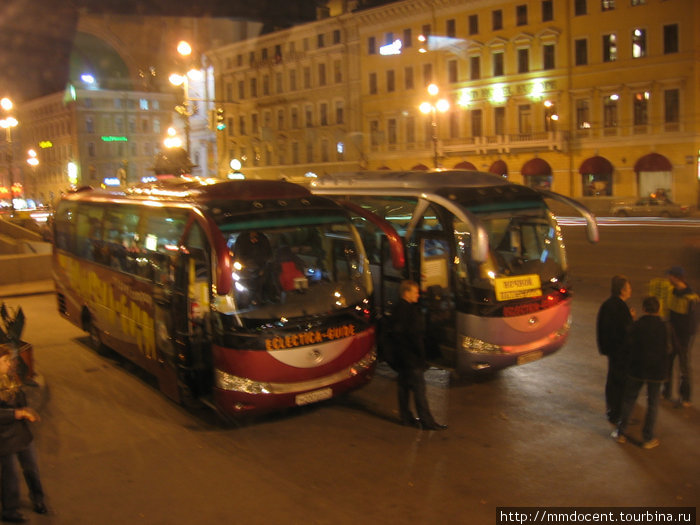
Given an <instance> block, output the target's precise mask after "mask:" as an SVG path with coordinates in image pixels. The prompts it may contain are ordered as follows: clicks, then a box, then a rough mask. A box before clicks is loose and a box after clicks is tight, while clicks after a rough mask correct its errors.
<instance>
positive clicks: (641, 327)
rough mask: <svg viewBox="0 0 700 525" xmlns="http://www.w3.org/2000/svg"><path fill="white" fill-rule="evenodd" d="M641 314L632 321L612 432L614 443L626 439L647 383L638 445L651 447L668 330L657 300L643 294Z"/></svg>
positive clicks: (665, 371) (654, 444)
mask: <svg viewBox="0 0 700 525" xmlns="http://www.w3.org/2000/svg"><path fill="white" fill-rule="evenodd" d="M642 309H643V310H644V315H643V316H642V317H641V318H640V319H639V320H637V321H635V322H634V323H633V324H632V328H631V331H630V338H629V350H630V352H629V358H628V359H629V360H628V365H629V368H628V376H627V380H626V382H625V388H624V393H623V396H622V409H621V413H620V422H619V423H618V426H617V429H616V430H615V431H614V432H613V433H612V437H613V439H615V440H617V442H618V443H624V442H625V441H627V439H626V438H625V430H626V429H627V423H628V421H629V417H630V414H631V413H632V409H633V408H634V404H635V402H636V401H637V396H638V395H639V390H640V389H641V388H642V386H643V385H644V383H646V385H647V413H646V417H645V418H644V428H643V429H642V438H643V442H642V447H643V448H647V449H648V448H654V447H657V446H658V445H659V440H658V439H657V438H655V437H654V424H655V423H656V415H657V413H658V409H659V393H660V391H661V385H662V384H663V382H664V381H665V380H666V373H667V364H666V363H667V360H668V353H669V332H668V329H667V327H666V323H664V321H663V320H662V319H661V317H660V316H659V300H658V299H657V298H656V297H652V296H649V297H645V298H644V301H643V302H642Z"/></svg>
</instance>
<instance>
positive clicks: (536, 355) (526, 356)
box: [518, 352, 542, 365]
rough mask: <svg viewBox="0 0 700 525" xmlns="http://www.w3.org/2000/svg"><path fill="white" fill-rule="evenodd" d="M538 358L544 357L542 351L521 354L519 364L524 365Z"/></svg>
mask: <svg viewBox="0 0 700 525" xmlns="http://www.w3.org/2000/svg"><path fill="white" fill-rule="evenodd" d="M538 359H542V352H530V353H529V354H523V355H521V356H519V357H518V364H519V365H524V364H525V363H532V362H533V361H537V360H538Z"/></svg>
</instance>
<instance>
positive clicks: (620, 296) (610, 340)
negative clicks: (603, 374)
mask: <svg viewBox="0 0 700 525" xmlns="http://www.w3.org/2000/svg"><path fill="white" fill-rule="evenodd" d="M631 296H632V285H631V284H630V281H629V279H628V278H627V277H625V276H624V275H616V276H614V277H613V278H612V281H611V284H610V297H608V299H606V300H605V302H604V303H603V304H602V305H601V306H600V309H599V310H598V318H597V323H596V328H597V330H596V335H597V342H598V351H599V352H600V353H601V354H602V355H604V356H606V357H607V358H608V376H607V379H606V381H605V406H606V414H607V416H608V421H610V423H612V424H613V425H617V423H618V421H619V419H620V408H621V406H622V392H623V389H624V387H625V375H626V366H627V363H626V357H627V356H626V354H627V347H626V344H625V343H626V340H627V334H628V331H629V328H630V326H631V325H632V321H633V317H634V312H633V311H632V310H630V308H629V307H628V306H627V303H626V302H625V301H627V299H629V298H630V297H631Z"/></svg>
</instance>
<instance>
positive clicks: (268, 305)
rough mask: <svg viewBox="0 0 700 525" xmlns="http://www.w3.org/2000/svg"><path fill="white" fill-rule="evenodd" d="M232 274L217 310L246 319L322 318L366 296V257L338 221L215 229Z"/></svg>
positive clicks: (298, 219)
mask: <svg viewBox="0 0 700 525" xmlns="http://www.w3.org/2000/svg"><path fill="white" fill-rule="evenodd" d="M219 227H220V229H221V231H222V232H223V234H224V237H225V239H226V243H227V245H228V248H229V255H230V257H231V261H232V265H231V266H232V268H233V287H232V290H231V292H230V293H229V294H228V295H226V296H223V297H220V298H219V304H218V310H219V311H220V312H222V313H229V314H233V313H235V314H237V315H238V316H239V317H242V318H249V319H275V318H290V319H291V318H295V317H301V316H310V315H319V314H327V313H329V312H333V311H336V310H340V309H343V308H347V307H352V306H357V305H361V304H362V302H363V301H364V300H366V298H367V296H368V290H367V285H368V279H367V275H366V272H367V265H366V262H365V253H364V250H363V249H362V245H361V243H360V242H359V237H358V235H357V232H356V230H355V229H354V227H353V226H352V225H351V224H350V222H349V221H348V219H346V218H345V217H342V216H338V215H327V216H305V215H296V216H291V215H285V216H276V217H274V218H267V219H257V218H256V219H252V218H251V219H250V220H247V221H245V220H244V221H241V220H240V218H237V219H236V220H235V221H232V222H230V223H224V224H219Z"/></svg>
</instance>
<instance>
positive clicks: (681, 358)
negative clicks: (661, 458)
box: [664, 266, 700, 407]
mask: <svg viewBox="0 0 700 525" xmlns="http://www.w3.org/2000/svg"><path fill="white" fill-rule="evenodd" d="M667 276H668V280H669V281H670V283H671V285H672V286H673V291H672V292H671V296H670V297H669V304H668V311H669V314H668V315H669V321H670V323H671V336H672V339H671V340H672V343H673V346H672V350H673V351H672V353H671V358H670V359H669V364H668V367H669V369H668V375H667V378H666V384H665V385H664V397H665V398H667V399H670V398H671V384H672V378H673V362H674V360H675V358H676V357H678V366H679V368H680V381H679V391H680V392H679V393H680V400H679V401H678V403H679V406H683V407H689V406H691V401H690V385H691V379H690V349H691V348H692V346H693V339H694V337H695V332H696V331H697V318H698V311H697V309H698V308H700V304H699V299H700V297H698V294H696V293H695V292H693V290H692V289H691V287H690V286H689V285H688V282H687V281H686V279H685V272H684V271H683V268H681V267H680V266H674V267H673V268H671V269H670V270H668V272H667Z"/></svg>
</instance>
